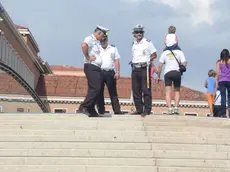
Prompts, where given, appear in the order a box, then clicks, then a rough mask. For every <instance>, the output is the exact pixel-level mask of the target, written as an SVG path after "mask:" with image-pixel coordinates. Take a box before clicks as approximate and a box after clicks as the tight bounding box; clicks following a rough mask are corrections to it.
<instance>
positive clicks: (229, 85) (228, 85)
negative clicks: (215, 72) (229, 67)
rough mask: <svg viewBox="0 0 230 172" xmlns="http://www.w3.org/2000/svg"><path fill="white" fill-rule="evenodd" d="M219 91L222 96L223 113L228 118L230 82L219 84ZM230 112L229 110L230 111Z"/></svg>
mask: <svg viewBox="0 0 230 172" xmlns="http://www.w3.org/2000/svg"><path fill="white" fill-rule="evenodd" d="M219 89H220V95H221V109H222V110H221V111H222V112H225V116H226V91H227V93H228V95H227V97H228V109H229V108H230V82H228V81H223V82H219ZM228 111H229V110H228Z"/></svg>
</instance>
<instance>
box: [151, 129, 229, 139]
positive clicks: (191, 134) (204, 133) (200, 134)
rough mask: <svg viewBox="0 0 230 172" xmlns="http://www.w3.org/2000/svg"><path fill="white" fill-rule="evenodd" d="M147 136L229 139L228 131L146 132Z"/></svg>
mask: <svg viewBox="0 0 230 172" xmlns="http://www.w3.org/2000/svg"><path fill="white" fill-rule="evenodd" d="M147 135H148V136H150V137H151V136H152V137H208V138H220V139H221V138H230V134H229V131H226V132H221V131H216V132H213V131H200V132H198V131H197V132H192V131H191V132H188V131H187V132H183V131H182V132H180V131H175V132H172V131H147Z"/></svg>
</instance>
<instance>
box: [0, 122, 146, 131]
mask: <svg viewBox="0 0 230 172" xmlns="http://www.w3.org/2000/svg"><path fill="white" fill-rule="evenodd" d="M7 129H27V130H28V129H31V130H36V129H43V130H57V129H58V130H122V131H124V130H129V131H130V130H132V131H143V130H144V127H143V125H142V124H141V123H140V124H135V123H130V124H128V123H117V124H116V123H110V122H108V123H105V124H102V123H98V124H97V123H94V124H93V123H87V122H85V123H78V122H77V121H76V122H74V123H73V122H61V123H52V122H49V123H42V122H37V123H36V122H34V123H29V122H21V123H18V124H11V123H6V124H1V125H0V130H7Z"/></svg>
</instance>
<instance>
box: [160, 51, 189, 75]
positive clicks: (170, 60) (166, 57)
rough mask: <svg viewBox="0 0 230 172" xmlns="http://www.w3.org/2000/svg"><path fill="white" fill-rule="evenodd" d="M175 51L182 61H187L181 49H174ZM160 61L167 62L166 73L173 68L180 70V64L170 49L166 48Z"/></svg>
mask: <svg viewBox="0 0 230 172" xmlns="http://www.w3.org/2000/svg"><path fill="white" fill-rule="evenodd" d="M173 53H174V54H175V56H176V58H177V60H178V61H179V62H180V63H184V62H185V61H186V59H185V56H184V53H183V52H182V51H181V50H173ZM159 62H160V63H163V64H165V68H164V75H165V74H166V73H168V72H170V71H173V70H177V71H179V64H178V63H177V61H176V59H175V57H174V56H173V54H172V52H171V51H170V50H166V51H164V52H163V53H162V54H161V57H160V60H159Z"/></svg>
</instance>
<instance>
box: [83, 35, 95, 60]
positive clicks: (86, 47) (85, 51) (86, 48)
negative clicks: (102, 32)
mask: <svg viewBox="0 0 230 172" xmlns="http://www.w3.org/2000/svg"><path fill="white" fill-rule="evenodd" d="M91 44H92V41H91V39H90V38H89V37H87V38H85V40H84V41H83V43H82V44H81V48H82V52H83V54H84V56H85V58H86V59H87V60H89V61H94V60H95V59H96V57H94V56H89V53H88V52H89V46H90V45H91Z"/></svg>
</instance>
